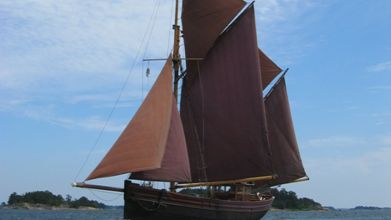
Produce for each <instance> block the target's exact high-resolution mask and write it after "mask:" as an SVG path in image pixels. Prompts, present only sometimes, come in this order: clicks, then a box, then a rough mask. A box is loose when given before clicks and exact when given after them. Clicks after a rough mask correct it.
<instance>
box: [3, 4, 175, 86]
mask: <svg viewBox="0 0 391 220" xmlns="http://www.w3.org/2000/svg"><path fill="white" fill-rule="evenodd" d="M155 2H157V1H152V0H151V1H141V2H140V1H139V2H137V4H135V2H134V1H98V2H96V1H83V2H80V1H73V0H72V1H66V2H61V3H58V2H55V1H49V0H43V1H38V0H36V1H30V2H29V3H28V4H26V3H25V2H21V1H1V2H0V8H2V16H4V17H5V18H7V19H5V21H6V22H4V23H2V25H1V27H0V34H1V35H2V36H1V38H2V41H1V42H0V48H1V50H0V64H2V66H3V65H6V66H8V68H10V69H11V70H12V72H13V74H12V75H10V74H7V77H6V78H5V79H2V80H1V82H0V87H5V86H7V87H10V86H12V88H13V87H17V88H23V87H26V86H33V85H34V84H38V83H37V82H41V83H42V82H51V81H56V82H57V83H60V85H64V84H65V85H66V86H72V85H75V86H76V85H84V86H91V84H92V83H91V81H92V82H94V81H95V82H96V81H101V82H102V81H103V83H110V82H113V81H114V82H118V81H119V80H122V79H123V77H122V78H121V77H119V76H121V74H126V73H127V72H126V71H127V70H128V69H129V68H130V66H131V65H130V63H131V61H132V59H133V58H134V57H135V55H136V53H137V50H138V48H140V44H141V42H142V41H143V40H144V39H145V37H144V32H145V30H146V26H147V25H146V24H147V23H148V20H149V18H150V17H151V14H152V11H153V8H154V7H153V6H154V3H155ZM160 2H161V3H160V8H159V13H158V16H157V19H156V25H155V31H154V32H153V34H152V38H151V43H150V46H149V50H148V51H149V53H148V55H149V56H159V57H161V56H166V53H167V42H168V41H167V40H168V30H169V29H170V28H171V26H170V25H169V18H170V13H169V11H170V7H171V3H170V2H167V1H160ZM146 9H149V10H146ZM2 20H4V19H2ZM157 39H158V40H157ZM142 47H145V44H144V45H142ZM139 60H140V58H139ZM124 72H125V73H124ZM10 82H12V83H10ZM98 86H99V84H98Z"/></svg>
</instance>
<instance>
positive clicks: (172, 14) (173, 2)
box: [167, 0, 175, 56]
mask: <svg viewBox="0 0 391 220" xmlns="http://www.w3.org/2000/svg"><path fill="white" fill-rule="evenodd" d="M174 7H175V0H172V3H171V12H170V20H169V23H168V40H167V41H168V42H167V56H168V55H169V53H170V51H171V50H170V43H171V28H172V27H171V21H172V18H173V16H174Z"/></svg>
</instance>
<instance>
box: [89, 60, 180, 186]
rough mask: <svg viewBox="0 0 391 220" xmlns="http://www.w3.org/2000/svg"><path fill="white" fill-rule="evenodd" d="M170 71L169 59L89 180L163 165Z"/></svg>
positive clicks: (170, 100)
mask: <svg viewBox="0 0 391 220" xmlns="http://www.w3.org/2000/svg"><path fill="white" fill-rule="evenodd" d="M171 74H172V60H171V59H169V60H168V61H167V62H166V64H165V66H164V68H163V70H162V72H161V73H160V75H159V77H158V79H157V81H156V82H155V84H154V85H153V87H152V89H151V91H150V92H149V94H148V95H147V97H146V99H145V100H144V102H143V104H142V105H141V107H140V108H139V110H138V111H137V113H136V114H135V116H134V118H133V119H132V120H131V122H130V123H129V124H128V126H127V127H126V129H125V130H124V131H123V133H122V134H121V136H120V137H119V138H118V140H117V141H116V142H115V144H114V145H113V147H112V148H111V149H110V151H109V152H108V153H107V154H106V156H105V157H104V158H103V160H102V161H101V162H100V164H99V165H98V166H97V167H96V169H95V170H94V171H93V172H92V173H91V174H90V175H89V176H88V178H87V180H91V179H95V178H101V177H110V176H115V175H120V174H125V173H130V172H137V171H145V170H153V169H158V168H161V165H162V160H163V156H164V154H165V149H166V143H167V139H168V134H169V131H170V124H171V115H172V110H173V103H174V98H173V94H172V75H171ZM174 115H175V113H174Z"/></svg>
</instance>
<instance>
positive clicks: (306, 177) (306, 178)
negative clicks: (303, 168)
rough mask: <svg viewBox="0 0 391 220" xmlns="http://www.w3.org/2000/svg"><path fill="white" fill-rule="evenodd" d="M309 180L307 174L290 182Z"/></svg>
mask: <svg viewBox="0 0 391 220" xmlns="http://www.w3.org/2000/svg"><path fill="white" fill-rule="evenodd" d="M308 180H310V178H309V177H308V176H305V177H302V178H299V179H297V180H295V181H293V182H292V183H299V182H304V181H308Z"/></svg>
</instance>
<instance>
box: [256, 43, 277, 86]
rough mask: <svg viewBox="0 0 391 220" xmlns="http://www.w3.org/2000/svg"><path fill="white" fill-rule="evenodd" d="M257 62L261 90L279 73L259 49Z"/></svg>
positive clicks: (275, 66)
mask: <svg viewBox="0 0 391 220" xmlns="http://www.w3.org/2000/svg"><path fill="white" fill-rule="evenodd" d="M259 61H260V63H261V74H262V88H266V87H267V86H268V85H269V84H270V83H271V82H272V81H273V80H274V79H275V78H276V76H277V75H278V74H279V73H280V72H281V68H280V67H278V66H277V65H276V64H275V63H274V62H273V61H272V60H271V59H270V58H269V57H268V56H267V55H266V54H265V53H264V52H263V51H262V50H261V49H259Z"/></svg>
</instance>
